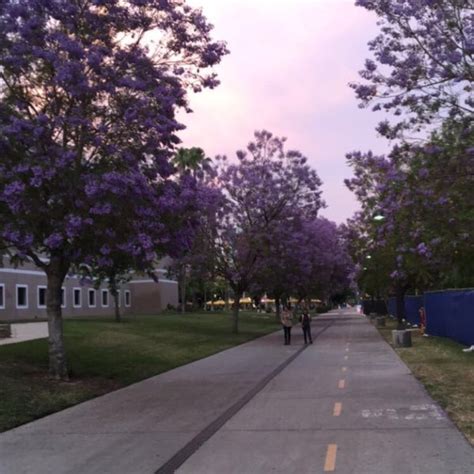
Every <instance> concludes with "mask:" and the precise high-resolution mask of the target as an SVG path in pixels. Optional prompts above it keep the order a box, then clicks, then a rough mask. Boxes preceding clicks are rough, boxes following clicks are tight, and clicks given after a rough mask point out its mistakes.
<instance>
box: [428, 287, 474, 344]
mask: <svg viewBox="0 0 474 474" xmlns="http://www.w3.org/2000/svg"><path fill="white" fill-rule="evenodd" d="M424 300H425V309H426V323H427V324H426V326H427V327H426V332H427V333H428V334H430V335H433V336H441V337H449V338H451V339H454V340H455V341H458V342H460V343H462V344H466V345H471V344H474V290H452V291H442V292H433V293H425V298H424Z"/></svg>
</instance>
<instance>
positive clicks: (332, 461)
mask: <svg viewBox="0 0 474 474" xmlns="http://www.w3.org/2000/svg"><path fill="white" fill-rule="evenodd" d="M336 453H337V444H328V449H327V451H326V462H325V463H324V472H332V471H334V470H335V469H336Z"/></svg>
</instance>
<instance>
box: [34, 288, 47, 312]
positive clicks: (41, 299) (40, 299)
mask: <svg viewBox="0 0 474 474" xmlns="http://www.w3.org/2000/svg"><path fill="white" fill-rule="evenodd" d="M36 296H37V297H36V300H37V306H38V308H40V309H44V308H46V287H45V286H38V293H37V295H36Z"/></svg>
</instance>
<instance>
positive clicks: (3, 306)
mask: <svg viewBox="0 0 474 474" xmlns="http://www.w3.org/2000/svg"><path fill="white" fill-rule="evenodd" d="M0 291H1V292H2V296H3V298H2V304H0V309H5V300H6V296H7V295H6V291H5V284H4V283H0Z"/></svg>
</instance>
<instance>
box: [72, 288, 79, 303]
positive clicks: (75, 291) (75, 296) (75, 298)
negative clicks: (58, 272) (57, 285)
mask: <svg viewBox="0 0 474 474" xmlns="http://www.w3.org/2000/svg"><path fill="white" fill-rule="evenodd" d="M72 294H73V304H72V305H73V306H74V308H80V307H81V289H80V288H74V289H73V292H72Z"/></svg>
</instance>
